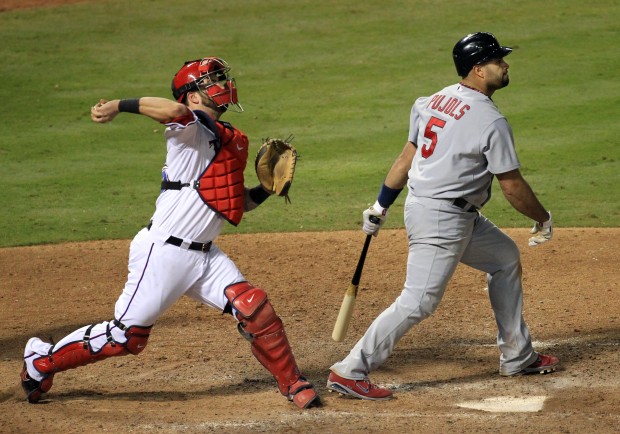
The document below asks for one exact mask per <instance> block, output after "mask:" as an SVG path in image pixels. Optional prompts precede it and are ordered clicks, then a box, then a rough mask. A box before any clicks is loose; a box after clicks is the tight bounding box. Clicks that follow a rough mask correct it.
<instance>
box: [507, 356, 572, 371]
mask: <svg viewBox="0 0 620 434" xmlns="http://www.w3.org/2000/svg"><path fill="white" fill-rule="evenodd" d="M558 363H560V359H558V358H557V357H555V356H547V355H545V354H540V353H538V357H537V358H536V360H535V361H534V363H532V364H531V365H529V366H527V367H525V368H523V369H521V370H520V371H519V372H517V373H515V374H510V375H505V377H510V376H516V375H529V374H550V373H552V372H553V371H555V369H556V368H557V366H558Z"/></svg>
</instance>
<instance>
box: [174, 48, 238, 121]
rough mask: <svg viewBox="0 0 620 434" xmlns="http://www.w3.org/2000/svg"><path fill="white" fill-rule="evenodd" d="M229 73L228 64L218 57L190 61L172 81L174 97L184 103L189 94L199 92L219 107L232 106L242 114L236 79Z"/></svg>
mask: <svg viewBox="0 0 620 434" xmlns="http://www.w3.org/2000/svg"><path fill="white" fill-rule="evenodd" d="M229 71H230V67H229V66H228V63H226V61H225V60H224V59H220V58H218V57H204V58H202V59H197V60H188V61H187V62H185V64H184V65H183V67H182V68H181V69H180V70H179V71H178V72H177V73H176V74H175V75H174V78H173V79H172V86H171V87H172V95H173V96H174V98H175V99H176V100H177V101H178V102H182V101H183V98H184V97H185V94H186V93H187V92H192V91H199V92H203V93H205V94H206V95H207V96H208V97H209V99H211V101H213V102H214V103H215V104H216V105H217V106H218V107H229V105H232V106H233V107H234V108H235V111H240V112H241V111H243V108H242V107H241V105H240V104H239V100H238V98H237V86H236V84H235V79H234V78H231V77H229V75H228V72H229Z"/></svg>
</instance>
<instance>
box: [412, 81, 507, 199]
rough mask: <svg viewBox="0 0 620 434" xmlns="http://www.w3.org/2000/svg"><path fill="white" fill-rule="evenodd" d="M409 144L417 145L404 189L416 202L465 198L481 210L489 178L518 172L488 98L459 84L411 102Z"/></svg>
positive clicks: (501, 119)
mask: <svg viewBox="0 0 620 434" xmlns="http://www.w3.org/2000/svg"><path fill="white" fill-rule="evenodd" d="M439 136H441V140H440V141H438V137H439ZM409 141H410V142H413V143H415V144H417V145H418V152H417V153H416V156H415V158H414V160H413V165H412V167H411V171H410V172H409V184H408V186H409V188H410V189H411V190H412V191H413V193H414V194H415V195H416V196H418V197H434V198H437V199H456V198H464V199H466V200H467V201H468V202H469V203H471V204H473V205H476V206H477V207H478V208H481V207H482V205H484V204H485V203H486V202H487V201H488V200H489V198H490V196H491V182H492V181H493V174H496V173H504V172H508V171H511V170H514V169H518V168H519V160H518V159H517V154H516V152H515V148H514V140H513V137H512V129H511V128H510V125H509V124H508V122H507V121H506V118H504V116H502V114H501V113H500V112H499V110H498V109H497V107H496V106H495V104H494V103H493V101H492V100H491V99H490V98H489V97H488V96H486V95H484V94H483V93H481V92H478V91H477V90H474V89H470V88H467V87H465V86H463V85H461V84H455V85H452V86H448V87H446V88H445V89H443V90H441V91H440V92H437V93H436V94H434V95H433V96H430V97H423V98H419V99H417V100H416V102H415V104H414V105H413V108H412V109H411V121H410V127H409Z"/></svg>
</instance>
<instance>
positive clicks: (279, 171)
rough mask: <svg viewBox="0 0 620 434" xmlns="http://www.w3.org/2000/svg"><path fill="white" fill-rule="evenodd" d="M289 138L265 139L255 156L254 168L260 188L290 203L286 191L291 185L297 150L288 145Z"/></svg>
mask: <svg viewBox="0 0 620 434" xmlns="http://www.w3.org/2000/svg"><path fill="white" fill-rule="evenodd" d="M290 140H291V137H289V138H287V139H286V140H282V139H269V138H267V139H265V140H264V142H263V144H262V145H261V147H260V148H259V150H258V153H257V154H256V160H255V162H254V167H255V169H256V176H257V177H258V180H259V181H260V183H261V185H262V187H263V188H264V189H265V190H266V191H268V192H269V193H271V194H276V195H278V196H283V197H284V198H285V201H286V202H288V203H290V201H291V200H290V198H289V197H288V190H289V188H290V187H291V184H292V183H293V175H295V165H296V163H297V150H296V149H295V148H294V147H293V146H291V144H290V143H289V142H290Z"/></svg>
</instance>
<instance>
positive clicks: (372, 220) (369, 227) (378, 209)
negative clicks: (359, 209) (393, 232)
mask: <svg viewBox="0 0 620 434" xmlns="http://www.w3.org/2000/svg"><path fill="white" fill-rule="evenodd" d="M387 213H388V209H387V208H383V207H382V206H381V205H379V201H377V202H375V204H374V205H373V206H371V207H370V208H368V209H367V210H365V211H364V213H363V215H364V224H363V226H362V230H363V231H364V232H366V234H368V235H374V236H375V237H376V236H377V232H379V229H381V226H383V223H385V219H387Z"/></svg>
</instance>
